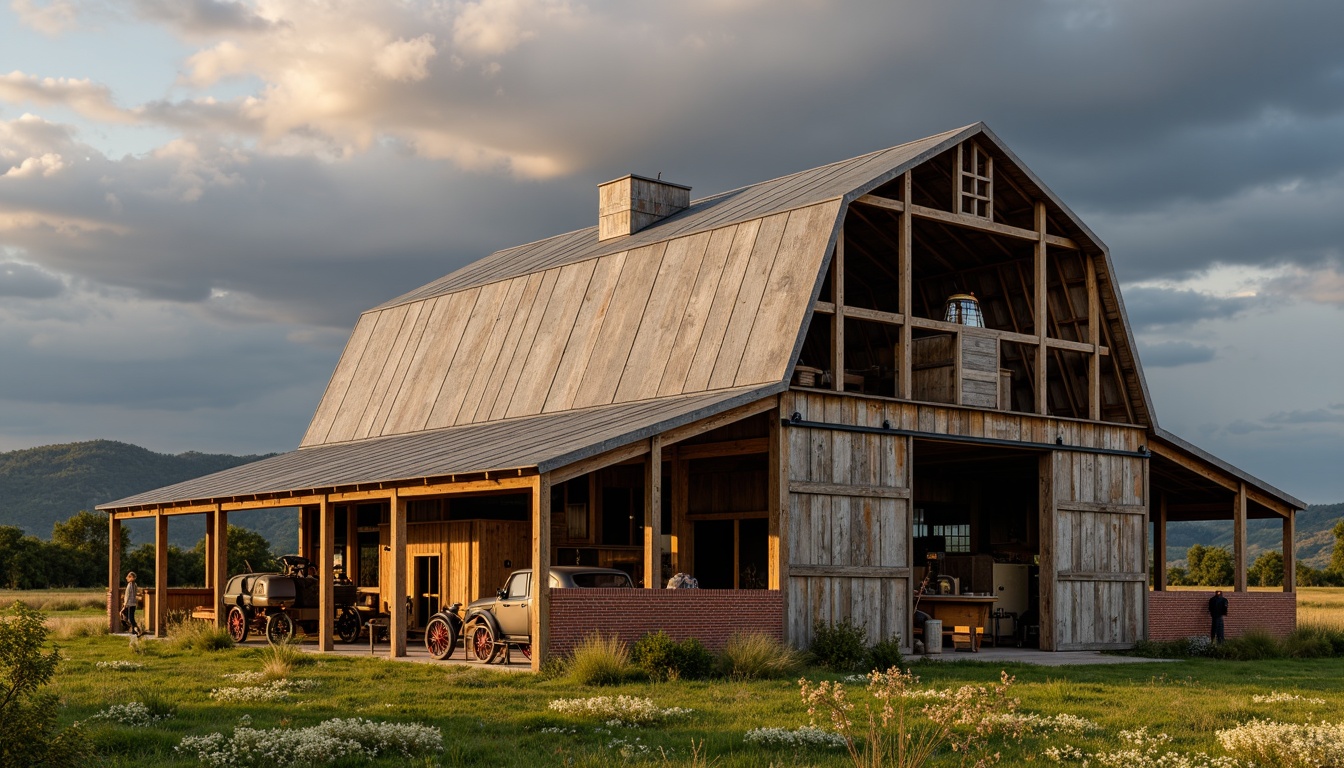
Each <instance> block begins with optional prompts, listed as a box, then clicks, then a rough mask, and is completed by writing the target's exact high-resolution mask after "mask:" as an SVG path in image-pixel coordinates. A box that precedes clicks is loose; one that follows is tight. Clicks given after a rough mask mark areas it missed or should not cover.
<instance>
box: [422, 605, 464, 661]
mask: <svg viewBox="0 0 1344 768" xmlns="http://www.w3.org/2000/svg"><path fill="white" fill-rule="evenodd" d="M456 648H457V628H456V627H454V626H453V624H452V622H450V621H447V620H446V619H444V618H443V617H441V616H435V617H434V618H432V619H430V620H429V624H428V625H427V626H426V627H425V650H427V651H429V655H430V656H432V657H434V658H435V659H437V660H439V661H442V660H444V659H446V658H448V657H450V656H452V655H453V650H454V649H456Z"/></svg>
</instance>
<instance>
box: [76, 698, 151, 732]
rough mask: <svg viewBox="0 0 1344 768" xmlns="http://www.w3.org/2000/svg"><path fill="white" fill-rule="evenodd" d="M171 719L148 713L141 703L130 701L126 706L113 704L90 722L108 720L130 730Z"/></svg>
mask: <svg viewBox="0 0 1344 768" xmlns="http://www.w3.org/2000/svg"><path fill="white" fill-rule="evenodd" d="M170 717H172V715H171V714H167V713H165V714H161V715H155V714H152V713H151V712H150V711H149V707H148V706H146V705H145V704H144V703H143V702H139V701H132V702H130V703H128V704H113V705H112V706H110V707H108V708H107V709H104V710H103V711H101V712H99V713H98V714H96V715H94V716H93V717H90V718H89V719H90V720H109V721H111V722H114V723H121V724H122V725H129V726H130V727H132V728H147V727H149V726H151V725H153V724H155V723H157V722H160V721H162V720H167V719H168V718H170Z"/></svg>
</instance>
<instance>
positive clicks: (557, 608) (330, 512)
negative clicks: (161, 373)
mask: <svg viewBox="0 0 1344 768" xmlns="http://www.w3.org/2000/svg"><path fill="white" fill-rule="evenodd" d="M598 192H599V194H598V198H599V205H598V222H597V225H596V226H592V227H588V228H585V229H580V230H577V231H574V232H570V233H567V234H562V235H558V236H556V237H552V238H549V239H546V240H541V241H538V242H534V243H529V244H527V245H522V246H518V247H516V248H510V249H506V250H502V251H498V252H496V253H494V254H491V255H489V256H487V257H486V258H483V259H481V260H480V261H477V262H475V263H473V264H470V265H468V266H466V267H464V268H462V269H459V270H457V271H456V272H453V273H451V274H449V275H447V276H446V277H444V278H442V279H440V280H438V281H436V282H433V283H430V284H429V285H426V286H423V287H421V288H418V289H416V290H414V291H411V292H410V293H407V294H405V295H402V296H400V297H397V298H395V299H393V300H391V301H388V302H386V303H385V304H382V305H380V306H378V307H375V308H373V309H371V310H369V311H367V312H365V313H364V314H363V315H362V316H361V317H360V319H359V322H358V324H357V325H356V326H355V329H354V331H353V333H352V334H351V336H350V340H349V343H348V344H347V346H346V349H345V351H344V353H343V355H342V356H341V359H340V362H339V364H338V365H337V367H336V370H335V372H334V373H333V375H332V378H331V381H330V383H329V384H328V386H327V389H326V392H325V395H324V396H323V398H322V401H321V403H320V405H319V406H318V408H317V412H316V413H315V414H314V416H313V419H312V422H311V424H310V425H309V428H308V431H307V433H306V434H305V435H304V436H303V440H302V443H301V445H300V447H299V448H298V449H297V450H295V451H293V452H291V453H287V454H283V455H280V456H276V457H274V458H270V459H267V460H264V461H260V462H257V463H255V464H249V465H246V466H243V467H238V468H235V469H231V470H227V471H224V472H220V473H217V474H214V475H210V476H207V477H202V478H199V479H196V480H191V481H188V482H184V483H180V484H177V485H174V486H170V487H167V488H162V489H158V490H155V491H151V492H148V493H143V494H139V495H136V496H132V497H130V498H126V499H121V500H119V501H115V502H112V503H109V504H105V505H103V506H102V507H100V508H101V509H104V510H106V511H107V512H108V513H109V518H110V525H111V527H112V531H113V534H114V535H113V536H112V537H111V539H110V540H111V541H112V542H118V541H120V539H119V537H118V536H117V535H115V534H116V531H117V528H118V526H119V525H120V523H121V521H122V520H124V519H127V518H134V517H154V518H156V519H157V521H158V528H157V530H158V532H159V539H158V541H159V544H160V547H159V550H158V551H159V559H158V569H159V573H158V576H159V579H158V581H157V582H156V583H158V584H161V585H162V584H164V583H165V577H166V563H167V560H166V557H167V551H166V548H165V546H164V542H165V541H166V538H165V537H166V532H167V525H168V521H169V520H170V519H171V518H172V517H174V516H177V515H185V514H203V515H205V516H206V517H207V519H208V521H209V524H208V529H209V530H210V531H211V534H210V536H209V541H208V546H209V549H210V557H209V561H210V566H209V568H208V569H207V580H208V582H209V587H210V589H211V590H212V592H211V593H210V594H212V595H213V601H214V602H213V605H214V606H215V609H216V610H215V613H216V615H218V613H219V612H218V610H217V608H218V607H219V606H220V604H221V599H222V589H223V581H224V579H223V578H222V573H223V563H224V562H226V560H225V555H226V552H227V540H226V535H227V516H228V513H229V512H230V511H233V510H241V509H253V508H263V507H271V508H280V507H299V508H301V510H302V512H301V515H300V529H301V537H300V541H301V548H302V550H303V553H304V554H306V555H308V556H310V557H312V558H314V559H316V560H318V561H319V562H321V563H322V567H321V569H320V573H321V582H322V591H321V594H322V595H323V599H324V600H327V601H329V600H330V596H331V594H332V579H333V573H334V572H336V571H340V572H342V573H344V574H347V575H348V576H349V577H350V578H351V579H352V580H353V581H354V582H355V583H356V585H357V587H358V588H359V590H360V593H361V595H362V598H363V599H364V600H365V601H366V603H367V607H368V609H369V610H375V611H385V612H388V613H390V621H391V623H392V636H393V642H392V643H391V653H392V654H393V655H402V654H404V652H405V646H406V638H407V635H408V632H410V631H412V630H414V628H415V627H416V626H417V625H421V626H422V625H423V623H424V621H425V619H426V618H427V617H428V615H429V614H430V613H432V611H433V610H435V609H436V608H437V607H438V606H440V605H446V604H448V603H450V602H455V601H466V600H470V599H474V598H476V597H479V596H481V595H486V594H491V593H493V590H494V589H495V588H496V587H497V586H499V585H500V584H502V582H503V580H504V578H505V576H506V575H507V574H508V572H509V571H510V570H512V569H514V568H519V567H529V566H530V567H532V568H534V569H537V570H539V571H545V570H546V569H548V568H549V567H551V566H552V565H561V564H564V565H569V564H591V565H603V566H611V567H616V568H622V569H624V570H626V571H628V572H629V573H630V574H631V575H632V576H633V577H634V579H635V581H636V583H637V584H640V585H642V586H644V587H646V588H647V589H644V590H625V591H617V590H573V589H570V590H549V589H547V588H545V587H544V586H541V585H544V584H545V583H546V581H545V580H544V579H533V584H534V587H533V590H534V594H533V598H534V603H535V607H536V610H535V611H534V616H533V640H534V645H533V648H534V649H535V652H534V653H533V654H532V659H533V663H534V664H540V663H541V660H542V659H543V658H545V657H546V656H547V655H548V654H553V653H558V652H563V651H564V650H565V649H566V648H568V647H570V645H571V644H572V643H573V642H574V640H575V639H576V638H577V637H578V636H579V635H581V634H582V633H583V632H586V631H590V630H592V629H595V628H600V629H608V630H611V631H618V632H621V633H622V634H623V635H626V636H629V637H634V636H637V635H638V634H639V633H641V632H643V631H647V630H649V629H652V628H663V629H665V630H667V631H668V632H669V633H670V634H673V635H674V636H689V635H696V636H699V637H702V639H705V640H706V642H707V643H709V644H710V645H711V646H713V645H715V644H718V643H721V642H722V641H723V639H724V638H725V637H726V633H727V632H728V631H731V630H733V629H748V630H758V631H764V632H770V633H774V634H776V635H779V636H781V637H784V638H786V639H787V640H788V641H789V642H791V643H793V644H795V645H799V646H802V645H805V644H807V643H808V641H809V640H810V638H811V635H812V632H813V627H814V625H815V623H816V622H818V621H822V622H832V621H839V620H842V619H852V620H853V621H855V622H856V623H859V624H861V625H863V626H864V627H866V630H867V632H868V634H869V637H870V639H872V640H877V639H881V638H888V637H892V636H899V637H900V638H901V641H902V644H903V645H905V646H906V648H907V649H908V648H909V647H910V646H911V641H912V639H913V638H915V637H916V635H917V634H918V633H919V632H920V631H921V630H922V626H917V625H916V621H915V615H916V612H917V611H918V612H921V613H928V614H931V615H932V616H934V617H936V618H941V619H943V620H944V622H945V624H946V625H947V626H946V629H947V630H948V631H949V632H950V631H951V630H952V628H953V626H954V625H967V626H970V627H972V630H971V632H972V633H975V632H977V631H978V632H979V633H982V634H983V636H984V638H985V640H986V641H996V640H997V641H1004V640H1007V639H1013V640H1015V641H1018V642H1026V643H1029V644H1038V645H1039V646H1040V647H1041V648H1044V649H1049V650H1070V649H1087V648H1120V647H1126V646H1129V645H1132V644H1133V643H1134V642H1136V641H1138V640H1140V639H1142V638H1144V637H1147V636H1153V637H1159V636H1166V635H1168V634H1170V633H1171V632H1173V631H1176V630H1175V629H1174V628H1176V627H1179V626H1182V625H1181V624H1180V621H1182V620H1184V619H1183V618H1182V617H1183V616H1184V615H1185V614H1187V613H1189V612H1190V610H1191V609H1190V608H1189V606H1188V605H1187V604H1186V603H1181V602H1177V601H1178V600H1182V599H1183V600H1187V601H1188V600H1189V599H1191V598H1189V597H1188V596H1175V597H1173V596H1172V595H1171V594H1170V593H1166V592H1165V590H1164V587H1165V568H1164V563H1163V558H1161V557H1158V558H1156V561H1155V562H1154V558H1153V557H1152V555H1151V552H1152V550H1153V548H1156V550H1157V551H1159V552H1161V551H1163V549H1164V546H1165V530H1166V525H1167V523H1168V522H1170V521H1179V520H1211V519H1217V520H1226V521H1227V522H1228V523H1229V524H1230V525H1232V526H1233V529H1234V531H1235V532H1236V549H1237V551H1236V562H1237V569H1236V584H1235V594H1234V595H1233V603H1234V606H1236V607H1235V608H1234V610H1239V611H1243V612H1245V614H1248V615H1261V616H1264V617H1266V619H1265V621H1266V622H1268V626H1269V628H1270V629H1272V630H1274V631H1279V632H1282V631H1286V629H1290V628H1291V622H1292V619H1291V611H1286V612H1285V610H1284V607H1285V606H1288V607H1291V606H1292V605H1293V602H1292V601H1293V581H1292V574H1293V568H1292V529H1293V515H1294V513H1295V512H1296V511H1297V510H1299V509H1302V508H1303V507H1304V505H1303V503H1302V502H1301V501H1299V500H1297V499H1295V498H1294V497H1292V496H1290V495H1288V494H1286V493H1284V492H1283V491H1280V490H1278V489H1276V488H1274V487H1272V486H1270V485H1268V484H1266V483H1264V482H1262V481H1260V480H1257V479H1256V478H1254V477H1252V476H1251V475H1249V474H1247V473H1246V472H1244V471H1242V470H1240V469H1238V468H1236V467H1233V466H1231V465H1229V464H1227V463H1226V462H1223V461H1220V460H1219V459H1217V458H1215V457H1213V456H1211V455H1209V454H1207V453H1205V452H1203V451H1201V450H1199V449H1198V448H1196V447H1195V446H1193V445H1190V444H1189V443H1186V442H1185V441H1183V440H1181V439H1179V438H1177V437H1175V436H1174V435H1171V434H1170V433H1168V432H1165V431H1163V430H1162V429H1161V428H1160V427H1159V426H1158V423H1157V419H1156V416H1155V413H1154V408H1153V403H1152V401H1151V398H1150V396H1149V393H1148V391H1147V387H1146V385H1145V383H1144V377H1143V370H1142V368H1141V366H1140V363H1139V358H1138V355H1137V353H1136V350H1135V346H1134V338H1133V334H1132V333H1131V330H1130V327H1129V323H1128V321H1127V319H1126V316H1125V309H1124V304H1123V301H1122V300H1121V296H1120V293H1119V289H1118V287H1117V285H1116V279H1115V272H1114V269H1113V266H1112V261H1111V257H1110V254H1109V252H1108V251H1107V249H1106V246H1105V245H1104V244H1102V243H1101V241H1100V240H1099V239H1098V238H1097V237H1096V235H1094V234H1093V233H1092V232H1091V230H1089V229H1088V228H1087V226H1086V225H1085V224H1084V223H1083V222H1082V221H1080V220H1079V219H1078V217H1077V216H1075V215H1074V214H1073V212H1072V211H1070V210H1069V208H1068V207H1067V206H1066V205H1065V204H1064V203H1063V202H1062V201H1060V200H1059V199H1058V198H1056V197H1055V195H1054V194H1053V193H1051V192H1050V190H1049V189H1047V188H1046V187H1045V185H1044V184H1043V183H1042V182H1041V181H1040V180H1039V179H1038V178H1037V177H1036V176H1035V175H1034V174H1032V172H1031V171H1030V170H1029V169H1027V168H1026V166H1025V165H1023V164H1022V162H1021V161H1020V160H1018V159H1017V157H1015V156H1014V155H1013V153H1012V152H1011V151H1010V150H1009V149H1008V148H1007V147H1006V146H1005V145H1004V144H1003V143H1002V142H1001V141H1000V140H999V139H998V138H997V137H996V136H995V135H994V134H993V133H992V132H990V130H989V129H988V128H987V127H985V126H984V125H983V124H976V125H971V126H967V127H965V128H960V129H957V130H954V131H949V132H946V133H941V134H938V135H936V136H930V137H928V138H925V139H920V140H918V141H914V142H910V143H907V144H902V145H900V146H897V147H893V148H891V149H886V150H882V151H879V152H874V153H871V154H868V155H864V156H861V157H857V158H853V159H849V160H844V161H841V162H838V163H833V164H831V165H826V166H822V167H820V168H814V169H811V170H806V171H802V172H799V173H794V174H792V175H788V176H783V177H780V178H777V179H773V180H771V181H766V182H762V183H759V184H754V185H751V186H748V187H743V188H741V189H736V190H733V191H730V192H725V193H722V194H718V195H713V196H710V197H705V198H701V199H698V200H692V199H691V196H690V189H689V188H687V187H684V186H680V185H676V184H670V183H667V182H663V181H660V180H655V179H647V178H642V177H639V176H633V175H632V176H625V177H622V178H619V179H616V180H614V181H611V182H608V183H606V184H603V185H601V186H600V187H599V191H598ZM1248 518H1278V519H1281V520H1282V521H1283V531H1284V536H1283V553H1284V559H1285V562H1286V566H1287V567H1286V568H1285V578H1286V583H1285V586H1284V591H1283V593H1282V594H1267V593H1259V592H1257V593H1249V592H1248V591H1247V589H1246V557H1245V529H1246V520H1247V519H1248ZM1150 535H1151V537H1152V539H1153V541H1154V542H1155V544H1154V545H1153V546H1152V547H1150ZM119 556H120V553H119V552H117V551H115V550H114V551H113V552H112V564H111V567H110V573H109V578H110V580H111V582H112V583H113V584H114V585H115V584H117V583H119V582H120V578H121V573H120V568H119ZM678 572H685V573H690V574H693V575H695V576H696V577H697V578H698V579H699V581H700V585H701V587H702V589H700V590H698V591H694V590H662V589H660V587H661V586H662V585H664V584H665V583H666V581H667V579H668V577H670V576H671V575H673V574H675V573H678ZM1150 582H1151V588H1150ZM172 592H173V591H172V589H171V588H169V589H168V591H167V594H166V596H165V599H163V600H159V601H156V603H155V610H154V613H155V614H156V617H157V619H158V622H159V623H158V626H159V627H162V625H163V616H164V615H165V614H164V611H166V610H167V608H168V607H169V606H170V605H171V604H172V601H173V594H172ZM407 597H410V598H411V603H412V611H411V613H410V615H409V616H406V615H405V614H404V613H403V612H401V611H389V610H388V609H389V607H390V606H398V605H402V604H403V603H404V602H405V601H406V599H407ZM210 610H211V609H210V608H208V607H207V609H206V613H207V614H208V613H209V612H210ZM328 614H329V612H328ZM330 624H331V623H330V621H329V620H327V621H324V623H323V624H322V626H321V628H320V632H319V637H318V642H319V643H320V644H321V645H322V647H323V648H329V647H330V646H331V642H332V629H331V625H330ZM930 641H932V639H930Z"/></svg>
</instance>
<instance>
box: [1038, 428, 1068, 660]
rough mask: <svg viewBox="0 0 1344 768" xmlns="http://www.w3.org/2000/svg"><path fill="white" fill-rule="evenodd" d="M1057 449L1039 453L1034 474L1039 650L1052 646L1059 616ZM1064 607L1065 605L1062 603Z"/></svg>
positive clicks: (1047, 649) (1054, 641) (1066, 608)
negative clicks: (1038, 539) (1038, 541)
mask: <svg viewBox="0 0 1344 768" xmlns="http://www.w3.org/2000/svg"><path fill="white" fill-rule="evenodd" d="M1057 456H1058V454H1057V452H1055V451H1051V452H1049V453H1047V454H1045V455H1043V456H1041V460H1040V464H1039V467H1040V468H1039V469H1038V470H1037V474H1038V476H1039V479H1040V492H1039V496H1040V504H1041V510H1040V518H1041V520H1040V524H1041V546H1040V558H1041V570H1040V600H1039V602H1040V617H1039V618H1040V622H1041V624H1040V627H1041V631H1040V646H1041V650H1042V651H1053V650H1055V645H1056V638H1055V627H1056V626H1057V624H1058V617H1056V615H1055V583H1056V573H1057V571H1058V570H1059V564H1058V562H1057V561H1056V559H1057V558H1058V557H1059V553H1058V551H1057V550H1056V548H1055V539H1056V529H1057V528H1058V520H1057V513H1056V511H1055V475H1056V474H1057V472H1058V470H1057V469H1056V467H1055V465H1056V463H1057V461H1058V459H1057ZM1063 608H1064V610H1065V611H1067V610H1068V606H1064V607H1063Z"/></svg>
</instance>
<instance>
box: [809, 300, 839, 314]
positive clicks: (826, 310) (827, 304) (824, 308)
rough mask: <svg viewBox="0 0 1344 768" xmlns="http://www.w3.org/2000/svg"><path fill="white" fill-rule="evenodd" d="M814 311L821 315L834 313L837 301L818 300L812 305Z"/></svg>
mask: <svg viewBox="0 0 1344 768" xmlns="http://www.w3.org/2000/svg"><path fill="white" fill-rule="evenodd" d="M812 311H813V312H815V313H817V314H819V315H834V314H835V302H833V301H821V300H817V302H816V303H814V304H813V305H812Z"/></svg>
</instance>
